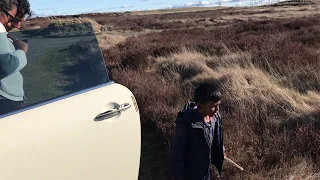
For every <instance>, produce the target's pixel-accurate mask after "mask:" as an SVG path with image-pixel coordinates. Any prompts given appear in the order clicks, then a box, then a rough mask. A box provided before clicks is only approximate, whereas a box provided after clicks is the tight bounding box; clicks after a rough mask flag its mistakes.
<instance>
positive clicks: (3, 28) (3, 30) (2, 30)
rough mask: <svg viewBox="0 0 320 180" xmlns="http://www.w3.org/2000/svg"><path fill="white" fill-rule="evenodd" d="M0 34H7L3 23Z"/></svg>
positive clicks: (0, 26) (0, 25)
mask: <svg viewBox="0 0 320 180" xmlns="http://www.w3.org/2000/svg"><path fill="white" fill-rule="evenodd" d="M0 33H7V30H6V28H5V27H4V26H3V24H2V23H0Z"/></svg>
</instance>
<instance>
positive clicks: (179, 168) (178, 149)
mask: <svg viewBox="0 0 320 180" xmlns="http://www.w3.org/2000/svg"><path fill="white" fill-rule="evenodd" d="M188 136H189V124H188V123H186V122H184V121H183V120H182V119H180V118H178V119H177V121H176V129H175V135H174V137H173V142H172V146H171V176H172V177H173V178H177V179H179V178H182V177H183V176H184V173H185V172H184V170H185V167H184V166H185V157H186V152H187V148H188V139H189V138H188Z"/></svg>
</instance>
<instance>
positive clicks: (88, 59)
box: [0, 23, 109, 115]
mask: <svg viewBox="0 0 320 180" xmlns="http://www.w3.org/2000/svg"><path fill="white" fill-rule="evenodd" d="M10 37H11V39H12V40H16V39H19V40H25V39H27V43H28V51H27V53H26V58H27V60H26V63H24V61H23V55H21V54H23V53H21V52H18V54H19V53H20V54H19V56H21V57H20V60H17V58H16V56H12V57H14V58H16V59H15V60H17V62H19V63H20V64H19V63H15V66H12V67H10V68H11V69H15V70H13V72H11V73H10V74H9V73H8V74H7V76H2V77H1V89H0V108H1V110H0V115H1V114H4V113H7V112H10V111H13V110H17V109H19V108H22V107H26V106H30V105H34V104H37V103H40V102H43V101H46V100H51V99H53V98H57V97H61V96H64V95H69V94H71V93H75V92H78V91H80V90H84V89H88V88H91V87H95V86H97V85H100V84H103V83H106V82H108V81H109V77H108V75H107V72H106V67H105V65H104V60H103V57H102V54H101V51H100V49H99V46H98V42H97V40H96V37H95V34H94V31H93V28H92V26H91V24H86V23H84V24H72V25H67V26H54V27H49V28H44V29H35V30H27V31H19V32H13V33H10ZM8 42H9V43H10V41H8ZM11 46H12V45H11ZM12 47H13V49H14V46H12ZM10 53H11V54H15V53H17V51H15V50H12V52H9V53H7V54H6V56H4V55H0V58H1V59H0V60H3V59H5V58H7V57H8V55H9V54H10ZM7 59H8V58H7ZM12 62H13V61H12ZM0 65H3V63H1V64H0ZM19 66H21V67H19ZM19 68H20V69H19ZM20 81H21V82H20ZM17 102H18V103H17ZM5 107H7V108H5Z"/></svg>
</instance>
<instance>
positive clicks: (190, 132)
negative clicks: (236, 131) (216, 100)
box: [171, 102, 224, 180]
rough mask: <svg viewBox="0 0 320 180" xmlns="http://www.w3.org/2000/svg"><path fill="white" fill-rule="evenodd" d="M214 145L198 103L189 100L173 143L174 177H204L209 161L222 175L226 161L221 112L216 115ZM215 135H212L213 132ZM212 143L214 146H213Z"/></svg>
mask: <svg viewBox="0 0 320 180" xmlns="http://www.w3.org/2000/svg"><path fill="white" fill-rule="evenodd" d="M215 118H216V120H217V121H216V122H215V126H214V136H213V141H212V144H211V143H208V141H207V140H206V136H208V135H209V134H208V132H207V131H205V129H204V127H205V122H204V120H203V117H202V116H201V115H200V113H199V111H198V110H197V109H196V105H195V104H194V103H193V102H190V103H188V104H187V105H186V106H185V107H184V109H182V110H181V111H180V112H179V113H178V116H177V119H176V134H175V136H174V139H173V142H172V146H171V176H172V177H173V178H177V179H180V178H181V179H183V180H202V179H204V177H207V176H208V173H209V168H210V164H212V165H214V166H215V167H216V168H217V169H218V171H219V174H221V170H222V164H223V160H224V150H223V148H224V147H223V132H222V121H221V117H220V114H219V113H217V115H215ZM211 136H212V135H211ZM210 145H211V146H210Z"/></svg>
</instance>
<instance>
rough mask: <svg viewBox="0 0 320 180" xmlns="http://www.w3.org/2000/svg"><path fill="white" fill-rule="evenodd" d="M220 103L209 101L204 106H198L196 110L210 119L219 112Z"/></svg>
mask: <svg viewBox="0 0 320 180" xmlns="http://www.w3.org/2000/svg"><path fill="white" fill-rule="evenodd" d="M220 103H221V101H218V102H213V101H210V102H207V103H205V104H199V105H198V108H199V109H200V110H201V112H202V113H204V114H205V115H207V116H210V117H212V116H214V115H216V114H217V112H218V111H219V109H220Z"/></svg>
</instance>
